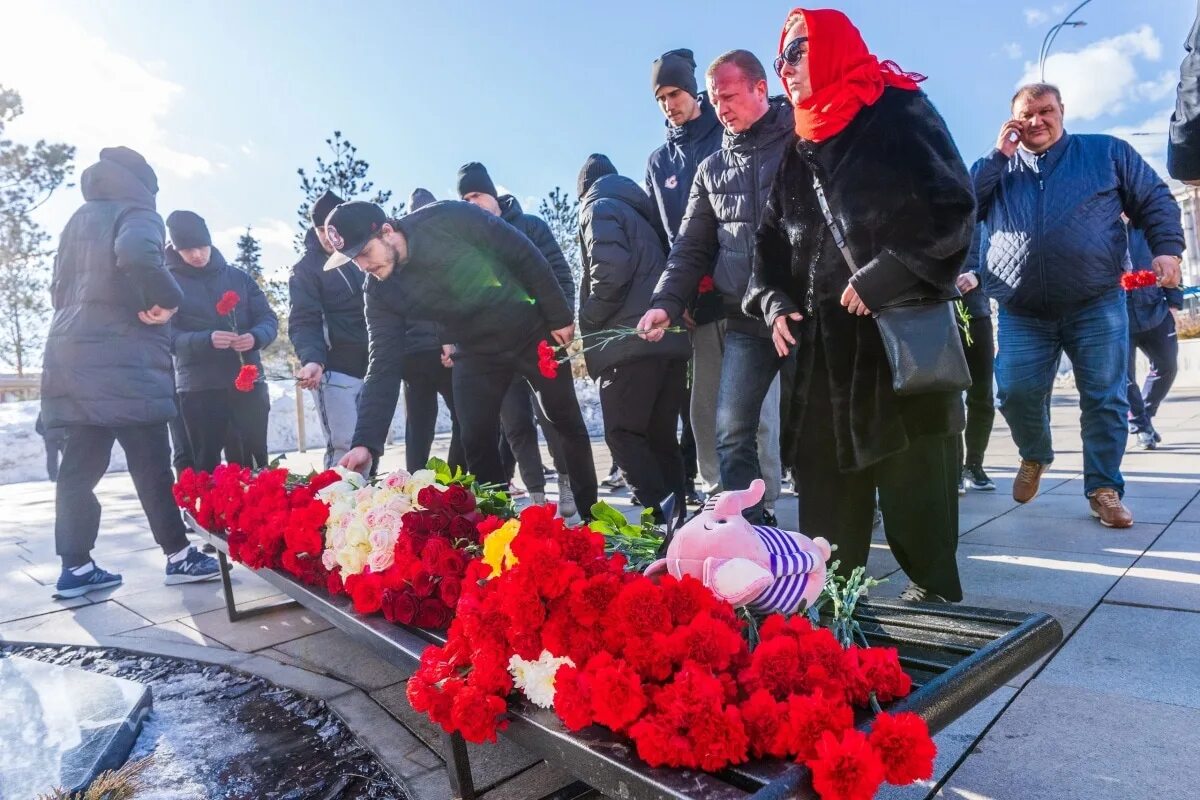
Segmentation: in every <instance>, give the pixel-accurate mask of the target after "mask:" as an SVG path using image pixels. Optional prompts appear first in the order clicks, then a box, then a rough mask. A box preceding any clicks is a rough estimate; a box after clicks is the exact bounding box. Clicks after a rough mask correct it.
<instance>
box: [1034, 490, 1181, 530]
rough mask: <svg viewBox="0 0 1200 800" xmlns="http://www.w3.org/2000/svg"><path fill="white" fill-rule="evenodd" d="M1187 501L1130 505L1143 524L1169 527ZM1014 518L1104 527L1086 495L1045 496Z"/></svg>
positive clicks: (1146, 500) (1145, 501)
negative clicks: (1031, 518)
mask: <svg viewBox="0 0 1200 800" xmlns="http://www.w3.org/2000/svg"><path fill="white" fill-rule="evenodd" d="M1185 504H1186V501H1185V500H1183V499H1182V498H1179V499H1170V498H1162V497H1153V498H1151V497H1143V498H1134V499H1130V500H1129V502H1128V503H1126V505H1127V506H1128V507H1129V509H1130V510H1131V511H1132V512H1133V518H1134V519H1135V520H1137V521H1139V522H1148V523H1152V524H1159V525H1165V524H1166V523H1168V522H1172V521H1173V520H1174V519H1175V516H1176V515H1177V514H1178V513H1179V512H1180V510H1181V509H1182V508H1183V507H1184V505H1185ZM1012 513H1013V514H1014V515H1021V516H1029V517H1054V518H1057V519H1069V520H1078V521H1080V522H1089V521H1090V522H1091V524H1092V525H1095V526H1096V527H1097V528H1102V527H1103V526H1101V525H1100V523H1099V522H1097V521H1095V520H1094V519H1093V518H1092V515H1091V512H1090V511H1089V510H1088V500H1087V498H1086V497H1084V496H1083V494H1082V493H1080V494H1078V495H1076V494H1074V493H1070V494H1054V493H1044V494H1040V495H1038V496H1037V497H1035V498H1034V499H1033V500H1031V501H1029V502H1028V503H1026V504H1025V505H1023V506H1021V507H1020V508H1017V509H1015V510H1014V511H1013V512H1012Z"/></svg>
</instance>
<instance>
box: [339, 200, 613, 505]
mask: <svg viewBox="0 0 1200 800" xmlns="http://www.w3.org/2000/svg"><path fill="white" fill-rule="evenodd" d="M327 228H329V229H330V230H329V232H328V235H329V238H330V242H331V243H333V244H335V245H336V246H337V250H338V254H337V256H336V257H331V258H330V262H329V264H328V265H327V268H329V269H336V268H337V267H338V265H339V263H348V262H349V260H351V259H353V260H354V262H355V263H356V264H357V265H358V267H359V269H361V270H362V271H363V272H366V273H367V274H368V275H369V276H370V277H371V279H370V280H368V281H367V282H366V286H365V291H366V314H367V329H368V330H369V331H370V342H371V346H370V350H371V358H370V364H369V366H368V367H367V377H366V381H365V385H364V387H363V395H362V400H361V402H360V403H359V420H358V427H357V429H356V430H355V433H354V445H355V446H354V447H353V448H352V449H351V450H350V452H349V453H347V454H346V456H345V457H344V458H343V459H342V461H341V463H342V466H344V467H347V468H349V469H359V468H361V467H362V466H363V465H364V464H367V463H369V461H370V459H371V456H372V455H375V456H379V455H381V454H382V453H383V446H384V441H385V440H386V438H387V430H388V423H389V422H390V421H391V418H392V414H393V413H394V412H395V410H396V400H397V398H398V394H399V391H400V380H401V377H402V365H403V358H404V353H405V350H406V343H405V338H406V335H407V327H408V324H407V323H408V320H410V319H413V320H429V321H436V322H437V323H438V324H440V325H441V326H442V327H443V329H444V330H445V335H446V337H447V338H448V339H450V340H451V341H454V342H456V343H457V345H458V350H457V352H456V353H455V356H454V372H453V377H454V398H455V410H456V411H457V412H458V420H459V424H460V425H461V427H462V438H463V449H464V451H465V453H466V458H467V466H468V467H469V468H470V470H471V472H473V473H475V475H476V476H477V477H478V478H479V480H481V481H484V482H485V483H498V482H500V481H501V480H502V479H503V474H504V473H503V467H502V466H501V464H500V454H499V451H498V448H497V447H496V443H497V441H498V440H499V435H500V430H499V416H500V404H501V402H502V401H503V399H504V393H505V392H506V391H507V390H508V387H509V386H510V385H511V384H512V381H513V378H514V377H516V376H518V375H519V376H521V377H523V378H525V380H526V381H527V382H528V383H529V385H530V386H531V387H532V388H533V390H534V391H535V392H536V393H537V395H538V398H539V400H540V401H541V406H542V408H543V410H544V411H545V413H546V415H547V417H548V418H549V419H550V423H551V424H552V425H553V426H554V428H555V432H556V433H557V434H558V437H559V438H558V441H559V442H560V443H561V444H562V449H563V459H564V460H565V461H566V462H567V468H568V470H569V475H570V479H571V486H572V488H573V489H574V490H575V493H576V495H577V496H578V498H579V505H580V510H581V512H582V513H583V514H584V516H585V517H588V516H590V511H591V508H592V505H593V504H594V503H595V502H596V472H595V466H594V465H593V463H592V448H591V441H590V440H589V438H588V432H587V426H585V425H584V423H583V415H582V414H581V413H580V411H579V403H578V401H577V400H576V399H575V384H574V381H573V380H572V379H571V371H570V369H559V370H557V374H556V375H555V376H554V377H548V376H547V375H545V374H543V373H542V371H541V369H539V362H540V361H541V354H540V352H539V349H540V348H539V342H540V341H545V340H551V341H553V342H556V343H557V344H559V345H566V344H567V343H568V342H570V341H571V340H572V338H573V337H574V335H575V324H574V322H573V318H574V315H573V314H572V313H571V309H570V307H569V306H568V305H567V301H566V298H564V297H563V294H562V289H560V288H559V286H558V283H557V281H555V279H554V273H553V272H551V271H550V265H549V264H548V263H547V262H546V259H545V257H544V256H542V254H541V253H540V252H539V251H538V249H537V248H536V247H534V245H533V243H532V242H530V241H529V239H527V238H526V237H525V236H524V235H522V234H521V233H519V232H518V231H516V230H515V229H513V227H512V226H511V225H509V224H507V223H505V222H504V221H503V220H501V219H498V218H497V217H494V216H492V215H491V214H488V213H487V212H485V211H481V210H480V209H478V208H475V207H474V206H472V205H471V204H469V203H451V202H443V203H433V204H432V205H429V206H426V207H425V208H422V209H421V210H419V211H415V212H413V213H412V214H408V215H406V216H404V217H402V218H400V219H388V218H387V215H386V214H384V212H383V209H381V208H380V207H379V206H376V205H374V204H372V203H345V204H343V205H341V206H338V207H337V208H336V209H335V210H334V212H333V214H331V215H330V217H329V219H328V221H327Z"/></svg>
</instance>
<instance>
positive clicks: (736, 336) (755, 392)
mask: <svg viewBox="0 0 1200 800" xmlns="http://www.w3.org/2000/svg"><path fill="white" fill-rule="evenodd" d="M782 363H783V359H781V358H780V357H779V354H778V353H776V352H775V345H774V343H772V341H771V340H770V339H764V338H761V337H758V336H754V335H752V334H747V333H741V332H739V331H734V330H726V332H725V353H724V356H723V357H722V360H721V383H720V385H719V386H718V388H717V460H718V461H719V462H720V465H721V488H722V489H745V488H746V487H748V486H749V485H750V482H751V481H753V480H754V479H755V478H762V477H763V473H762V467H761V465H760V463H759V452H758V428H759V424H760V422H761V420H762V415H763V414H764V413H773V415H774V424H773V425H771V426H769V429H770V430H772V431H774V440H773V441H771V442H769V443H768V446H773V447H775V448H778V447H779V408H778V403H776V404H775V407H774V408H773V409H771V410H770V411H767V410H765V409H764V407H763V400H764V399H765V398H766V397H767V392H768V391H769V390H770V388H771V384H772V383H773V382H774V380H775V377H776V375H778V373H779V366H780V364H782ZM774 458H775V460H776V461H778V460H779V453H778V449H776V451H775V453H774ZM762 509H763V504H762V503H759V504H758V505H756V506H755V507H754V508H752V509H747V510H746V512H745V514H746V517H747V519H749V520H750V521H751V522H760V521H761V520H762Z"/></svg>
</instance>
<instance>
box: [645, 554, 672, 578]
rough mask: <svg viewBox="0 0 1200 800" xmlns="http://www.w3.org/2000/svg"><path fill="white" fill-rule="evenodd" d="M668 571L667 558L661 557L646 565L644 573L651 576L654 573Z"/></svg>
mask: <svg viewBox="0 0 1200 800" xmlns="http://www.w3.org/2000/svg"><path fill="white" fill-rule="evenodd" d="M666 571H667V560H666V559H665V558H660V559H658V560H657V561H655V562H654V563H652V564H651V565H650V566H648V567H646V571H645V572H643V573H642V574H643V575H645V576H647V577H651V576H653V575H658V574H660V573H663V572H666Z"/></svg>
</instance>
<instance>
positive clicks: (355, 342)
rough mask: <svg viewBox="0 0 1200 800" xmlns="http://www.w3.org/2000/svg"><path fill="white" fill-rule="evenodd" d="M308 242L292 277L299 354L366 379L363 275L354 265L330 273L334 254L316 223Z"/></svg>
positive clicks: (291, 327)
mask: <svg viewBox="0 0 1200 800" xmlns="http://www.w3.org/2000/svg"><path fill="white" fill-rule="evenodd" d="M304 246H305V248H306V249H305V252H304V256H303V257H302V258H301V259H300V260H299V261H297V262H296V264H295V266H293V267H292V275H291V277H290V278H289V279H288V298H289V301H290V302H289V311H288V338H289V339H291V340H292V347H294V348H296V358H298V359H299V360H300V363H301V364H308V363H309V362H315V363H317V364H321V365H323V366H324V367H325V369H326V370H327V371H330V372H341V373H345V374H346V375H351V376H353V377H355V378H361V377H362V376H363V375H365V374H366V372H367V321H366V318H365V317H364V316H363V275H362V273H361V272H359V271H358V268H357V267H355V266H354V265H353V264H345V265H343V266H341V267H338V268H337V269H334V270H330V271H329V272H325V259H326V258H328V255H327V254H326V252H325V250H324V249H322V247H321V242H320V241H319V240H318V239H317V232H316V231H315V230H313V229H312V228H309V230H308V234H307V235H305V237H304Z"/></svg>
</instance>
